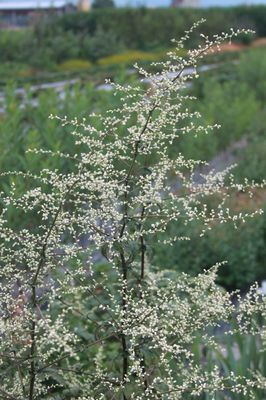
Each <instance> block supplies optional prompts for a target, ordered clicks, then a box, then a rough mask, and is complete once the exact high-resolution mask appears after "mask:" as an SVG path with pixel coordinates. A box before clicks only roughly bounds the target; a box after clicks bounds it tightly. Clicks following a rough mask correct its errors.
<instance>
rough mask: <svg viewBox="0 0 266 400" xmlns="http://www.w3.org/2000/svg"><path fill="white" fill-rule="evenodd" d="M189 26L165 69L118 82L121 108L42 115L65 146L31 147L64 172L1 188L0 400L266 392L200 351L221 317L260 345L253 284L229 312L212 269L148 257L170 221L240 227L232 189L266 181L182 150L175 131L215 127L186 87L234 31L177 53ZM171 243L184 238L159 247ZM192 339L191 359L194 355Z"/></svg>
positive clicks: (210, 342)
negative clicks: (66, 140) (63, 128)
mask: <svg viewBox="0 0 266 400" xmlns="http://www.w3.org/2000/svg"><path fill="white" fill-rule="evenodd" d="M197 27H198V24H195V25H194V26H193V27H192V29H191V30H190V31H188V32H186V33H185V36H184V37H183V38H182V39H181V40H180V41H178V42H176V49H175V50H174V51H172V52H169V54H168V56H169V58H168V60H167V61H165V62H161V63H155V64H154V65H153V66H154V67H156V68H157V70H160V73H150V72H147V71H146V70H144V69H143V68H141V67H138V66H137V65H136V69H137V71H138V73H139V74H140V75H141V77H142V82H141V83H139V84H132V85H128V86H121V85H118V84H113V86H114V95H118V96H120V100H121V107H120V108H117V109H115V108H114V109H110V110H109V111H107V112H106V113H105V114H96V113H91V114H90V115H88V118H87V120H82V121H79V120H78V119H77V118H76V119H73V120H69V119H68V118H67V117H58V116H51V118H56V119H58V120H59V121H60V122H61V124H62V125H68V126H70V127H71V128H72V133H71V135H72V136H73V152H72V153H71V154H68V153H64V152H63V151H62V152H58V153H51V152H49V151H46V150H31V151H34V152H35V153H37V154H39V156H40V157H47V156H53V157H58V158H59V159H60V158H64V159H65V158H67V159H69V160H71V161H72V166H73V168H72V170H71V171H70V172H68V173H65V172H64V171H60V170H55V171H52V170H46V169H45V170H42V171H41V172H40V173H39V174H34V172H28V173H26V174H23V173H19V172H18V173H17V175H19V176H22V177H24V178H25V179H27V180H31V181H32V182H33V183H34V184H33V185H32V188H31V189H28V190H27V191H25V193H24V194H22V195H21V194H19V193H18V192H17V189H16V187H15V186H12V187H11V188H10V193H9V195H5V194H3V193H2V194H1V204H2V208H1V218H0V238H1V243H0V263H1V269H0V290H1V300H0V302H1V313H0V335H1V343H0V354H1V362H0V374H1V377H2V379H1V384H0V398H1V397H2V398H4V399H16V400H26V399H27V400H37V399H54V400H56V399H67V398H71V399H78V400H93V399H97V400H98V399H99V400H103V399H107V400H111V399H112V400H116V399H117V400H121V399H123V400H133V399H134V400H143V399H149V400H153V399H154V400H155V399H156V400H157V399H163V400H166V399H167V400H179V399H184V398H186V399H192V398H195V397H200V396H203V395H205V394H208V395H211V396H214V395H216V394H217V393H221V394H222V395H226V396H227V395H228V394H230V393H234V394H239V396H245V398H250V399H252V398H254V388H255V387H256V388H258V390H264V389H265V379H264V378H263V377H262V376H261V374H260V373H259V371H256V372H255V373H254V374H250V373H248V375H247V376H238V375H236V374H235V373H233V371H231V373H230V375H226V374H225V371H224V370H223V369H222V368H221V367H220V366H219V365H218V363H217V360H215V359H214V360H213V368H211V370H210V369H208V368H207V367H206V357H205V356H204V351H203V349H205V348H207V349H210V348H214V349H216V350H217V348H219V346H222V343H221V340H220V336H219V335H216V334H215V332H216V330H217V328H219V326H220V324H221V323H222V322H223V323H224V326H225V327H226V330H227V332H226V334H227V335H234V334H235V333H236V332H238V333H240V334H241V335H247V334H252V335H256V337H257V339H258V341H259V340H261V341H263V340H265V336H266V334H265V328H264V325H261V324H259V323H258V321H259V320H265V315H266V311H265V301H264V299H263V298H262V297H261V296H260V295H259V293H258V289H257V286H256V285H254V287H252V288H251V289H250V292H249V294H248V295H247V297H246V298H244V299H242V298H240V297H239V299H238V300H239V305H238V306H235V305H234V302H233V298H235V296H236V294H235V293H234V294H230V293H226V292H224V291H223V290H222V289H221V288H219V287H218V286H217V285H216V283H215V279H216V276H217V273H218V270H219V268H222V266H221V265H220V264H217V265H216V266H214V267H213V268H212V269H211V270H210V271H206V272H205V273H203V274H201V275H199V276H197V277H196V278H192V277H190V276H189V275H186V274H177V273H175V272H173V271H172V272H171V271H167V270H165V269H164V266H160V268H157V267H155V266H153V265H151V264H150V262H149V251H148V249H149V243H151V241H156V240H158V237H160V235H159V234H160V233H165V232H166V233H167V230H168V227H169V225H170V224H171V223H172V222H173V221H178V223H179V224H180V225H185V226H186V225H188V224H190V223H192V222H193V221H201V222H202V226H203V229H202V232H201V235H204V233H205V232H206V231H208V230H210V229H212V227H213V226H215V225H216V224H218V223H226V222H230V223H232V224H234V225H235V227H237V226H238V225H239V224H242V223H243V222H244V221H245V220H246V219H247V218H250V217H253V216H255V215H256V214H260V213H261V210H256V211H254V212H249V213H248V212H246V213H244V212H239V213H235V212H233V211H231V210H230V208H229V203H230V196H231V194H232V193H233V192H236V191H237V192H239V191H241V192H247V193H248V194H250V195H251V196H252V193H253V190H254V189H255V188H256V187H260V186H263V185H264V182H262V183H261V184H260V185H258V184H256V185H255V184H254V183H252V182H248V181H246V182H245V183H244V184H241V185H239V184H238V183H235V182H234V179H233V177H232V176H231V168H228V169H227V170H225V171H218V172H217V171H213V170H211V169H210V168H208V165H207V163H206V162H203V161H202V160H193V159H186V158H185V157H184V156H183V155H182V154H180V153H179V152H178V144H179V140H180V138H181V137H182V136H183V135H194V136H195V140H197V138H196V137H197V136H198V135H201V134H208V133H209V132H211V131H213V130H216V129H218V126H202V125H201V124H200V114H199V113H198V112H196V111H191V109H190V104H191V102H193V101H194V100H195V99H194V98H193V97H192V96H190V94H189V90H188V86H189V85H191V84H192V82H193V80H194V79H196V78H197V76H198V72H197V70H198V67H197V65H198V62H199V60H200V59H201V58H202V57H203V56H204V55H205V54H206V53H207V52H209V51H210V49H212V48H213V46H219V44H220V43H222V42H223V41H224V40H229V41H230V40H231V39H232V38H234V37H235V36H236V35H238V34H239V33H242V31H238V32H234V31H231V32H230V33H229V34H222V35H221V36H215V37H214V38H213V40H211V39H209V38H208V37H203V44H202V45H200V46H199V47H198V48H197V49H194V50H191V51H189V52H188V54H187V57H185V58H182V57H180V56H179V50H180V49H182V48H183V47H184V43H185V41H186V39H187V38H188V36H189V35H190V34H192V32H193V30H194V29H196V28H197ZM147 82H148V84H147ZM202 166H204V168H202ZM204 170H205V171H207V170H208V172H207V173H203V172H202V173H201V171H204ZM6 174H8V172H7V173H6ZM3 175H4V174H3ZM198 176H200V178H198ZM226 182H230V184H228V183H226ZM208 199H211V202H210V201H209V200H208ZM10 210H11V211H12V213H13V214H14V213H16V212H17V215H18V217H19V216H20V215H21V213H25V217H26V218H24V219H23V220H25V221H28V223H25V224H24V225H23V226H21V227H20V228H18V229H17V228H14V227H12V224H11V223H10V222H9V212H10ZM177 240H189V237H179V236H178V235H176V236H174V237H168V239H165V240H164V241H163V243H160V245H171V244H173V243H174V242H175V241H177ZM233 321H234V323H233ZM199 337H200V338H201V345H200V346H201V350H202V357H201V359H200V360H199V359H198V358H197V357H196V355H195V353H194V352H193V347H194V346H195V343H196V342H197V341H198V339H199ZM252 396H253V397H252Z"/></svg>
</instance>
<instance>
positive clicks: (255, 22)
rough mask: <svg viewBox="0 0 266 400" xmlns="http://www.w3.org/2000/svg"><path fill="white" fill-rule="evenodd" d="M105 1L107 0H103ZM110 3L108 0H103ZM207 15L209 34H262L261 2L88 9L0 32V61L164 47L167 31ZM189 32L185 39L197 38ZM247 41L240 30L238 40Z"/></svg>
mask: <svg viewBox="0 0 266 400" xmlns="http://www.w3.org/2000/svg"><path fill="white" fill-rule="evenodd" d="M103 1H106V0H103ZM107 1H108V0H107ZM108 2H109V3H110V2H112V0H110V1H108ZM202 17H203V18H205V19H206V20H207V22H206V24H205V25H204V26H203V27H202V28H201V31H202V32H203V33H204V34H207V35H212V34H213V33H221V32H223V31H226V30H229V29H230V28H231V27H234V28H243V27H245V28H253V29H254V30H255V31H256V32H257V35H258V36H259V37H263V36H266V28H265V26H266V7H264V6H254V7H249V8H247V7H237V8H228V9H217V8H213V9H174V8H165V9H146V8H136V9H133V8H131V9H129V8H124V9H121V8H119V9H116V8H110V7H109V8H108V7H104V8H100V9H93V10H91V12H89V13H70V14H66V15H63V16H60V17H57V16H54V17H53V18H49V20H48V19H42V20H40V21H38V24H36V25H35V26H34V27H33V28H31V29H26V30H21V31H8V30H2V31H1V32H0V61H1V62H7V61H16V62H22V63H27V64H29V65H30V66H34V67H38V68H41V67H42V68H44V67H45V68H51V67H53V66H54V64H56V63H62V62H64V61H66V60H69V59H88V60H90V61H95V60H97V59H99V58H103V57H106V56H108V55H111V54H117V53H120V52H123V51H125V49H129V50H142V51H151V50H152V51H153V50H154V49H161V48H167V47H168V46H169V42H170V40H171V38H172V37H180V36H182V34H183V32H184V30H186V29H188V28H189V27H190V26H191V25H192V24H193V22H195V21H198V20H199V19H200V18H202ZM199 40H200V36H199V35H198V34H195V35H193V37H192V38H191V39H190V41H189V43H188V44H189V45H195V44H197V43H198V42H199ZM247 40H248V41H250V40H251V39H250V37H249V38H247V37H246V35H245V36H243V38H242V41H245V42H246V41H247Z"/></svg>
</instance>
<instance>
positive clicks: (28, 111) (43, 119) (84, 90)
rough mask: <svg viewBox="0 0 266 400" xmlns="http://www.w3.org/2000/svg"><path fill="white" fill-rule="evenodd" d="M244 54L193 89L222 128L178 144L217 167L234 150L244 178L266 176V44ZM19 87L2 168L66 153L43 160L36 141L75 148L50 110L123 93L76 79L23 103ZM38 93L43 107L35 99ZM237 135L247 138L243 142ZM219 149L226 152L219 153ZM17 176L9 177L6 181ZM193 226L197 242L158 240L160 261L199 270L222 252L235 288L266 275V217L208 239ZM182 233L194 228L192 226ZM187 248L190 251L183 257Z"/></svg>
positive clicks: (98, 105) (71, 112)
mask: <svg viewBox="0 0 266 400" xmlns="http://www.w3.org/2000/svg"><path fill="white" fill-rule="evenodd" d="M239 57H240V58H239V62H238V64H232V63H231V62H227V63H225V64H222V65H221V66H220V68H219V69H218V70H216V69H215V70H212V71H209V72H206V73H205V74H203V75H202V77H201V78H200V79H199V80H198V81H197V82H196V83H195V84H194V85H193V87H192V88H190V89H188V90H189V91H190V92H191V94H194V95H196V96H197V97H198V98H200V102H199V104H198V106H197V107H198V109H199V110H200V111H201V112H202V114H203V115H204V118H205V120H204V121H202V122H203V123H204V124H213V123H219V124H221V129H220V130H219V131H218V132H216V133H214V132H213V133H210V134H209V135H204V136H202V135H201V136H199V137H198V138H197V139H196V140H195V139H192V138H191V137H190V135H187V136H184V137H183V138H182V140H179V141H178V142H176V143H174V146H172V149H171V151H173V152H176V153H178V152H180V151H182V153H183V154H184V155H185V156H189V155H190V156H192V157H195V158H196V159H207V160H209V161H211V160H212V162H213V163H214V166H215V167H219V163H222V164H221V166H222V167H224V166H226V165H227V164H226V163H227V162H228V161H226V160H227V159H228V158H229V162H238V163H239V166H238V167H237V168H236V169H235V174H236V176H237V178H238V179H239V180H240V181H241V180H243V179H244V177H245V176H247V177H248V178H249V179H254V180H255V181H257V182H259V181H261V180H262V179H263V178H265V170H266V164H265V147H266V131H265V123H266V121H265V115H266V113H265V100H266V97H265V90H263V87H264V86H265V84H266V54H265V51H264V49H254V50H249V51H247V52H244V53H243V54H241V55H240V56H239ZM117 79H118V80H119V79H120V82H123V81H125V79H126V80H127V81H128V79H129V77H128V76H126V74H121V77H120V78H117ZM130 79H131V80H133V81H134V79H136V77H134V76H131V78H130ZM210 88H211V90H210ZM14 89H15V87H14V86H10V87H8V88H7V89H6V99H7V108H6V113H5V115H3V116H2V119H1V122H0V139H1V148H2V149H4V151H2V153H1V155H0V167H1V170H2V171H3V170H15V169H19V170H24V171H26V170H28V169H30V170H36V169H38V168H42V167H47V168H53V167H55V166H56V165H57V166H58V160H56V159H53V158H47V157H46V156H45V155H44V157H43V160H42V163H40V160H39V159H36V157H34V156H33V155H32V154H25V151H26V149H28V148H33V147H36V146H37V147H38V148H45V149H49V150H53V151H58V150H60V149H65V150H66V151H70V152H71V149H72V145H71V138H70V137H68V134H67V132H68V131H67V129H66V128H64V129H63V128H62V127H61V126H58V125H57V124H56V123H55V121H53V120H49V119H48V118H47V116H48V115H49V114H51V113H53V114H59V115H61V116H64V115H68V116H69V117H74V116H78V117H79V118H83V117H86V116H87V115H88V112H90V111H91V110H105V109H107V108H109V107H110V106H111V107H115V106H116V104H115V103H114V99H116V97H115V98H114V97H113V96H112V93H111V92H108V91H101V90H95V88H94V86H93V84H76V85H74V86H73V87H69V88H66V90H65V92H64V94H63V95H61V96H60V95H58V94H57V93H56V92H54V91H52V90H51V91H48V92H41V93H39V94H38V96H37V98H36V94H33V93H32V92H31V91H30V90H29V89H28V90H26V93H27V94H26V98H25V100H24V107H23V108H21V107H20V106H19V105H20V101H21V100H20V99H19V98H18V97H17V96H16V95H15V94H14ZM36 99H38V107H37V108H35V106H36V104H35V105H34V101H36ZM117 101H119V98H118V97H117ZM33 108H34V112H32V111H33ZM235 143H236V144H238V143H239V145H238V146H237V145H236V146H235ZM234 146H235V147H234ZM224 151H225V153H224V155H223V152H224ZM219 154H220V157H218V158H217V155H219ZM60 162H61V163H62V162H63V160H61V161H60ZM68 162H69V161H68V160H65V162H64V163H63V164H62V165H61V167H62V168H63V169H64V170H66V169H67V168H68ZM224 163H225V164H224ZM13 179H14V178H9V179H6V184H9V183H10V181H12V180H13ZM236 200H237V201H238V200H239V201H240V202H241V204H242V206H243V208H245V207H254V204H251V203H249V202H248V200H247V199H245V198H240V199H236ZM255 200H256V201H255V206H257V204H259V205H262V206H263V204H264V202H265V193H264V192H263V191H262V192H258V193H257V196H256V198H255ZM256 202H257V203H256ZM171 229H173V231H179V230H180V227H179V226H175V224H173V226H172V228H171ZM182 229H183V228H182ZM187 229H188V230H189V231H190V232H192V233H193V232H194V236H193V234H192V238H193V237H194V239H192V242H190V243H186V242H179V243H178V244H176V245H174V246H172V247H169V249H164V250H163V248H162V249H161V248H158V247H156V248H155V249H153V250H152V257H153V260H154V262H155V263H156V264H158V265H162V264H163V263H165V264H166V265H167V267H171V268H178V269H179V270H183V271H190V272H191V273H193V274H195V273H197V272H199V271H201V270H202V268H204V267H209V266H211V265H212V264H213V261H214V260H224V259H227V260H228V264H227V265H226V266H224V267H223V269H222V270H221V274H220V282H221V283H222V284H223V285H224V286H226V287H228V288H235V287H239V288H242V289H245V288H246V287H247V286H248V285H249V284H250V283H252V282H254V280H256V279H259V280H261V279H263V278H265V263H264V260H265V248H266V220H265V219H263V218H261V219H260V220H259V221H258V220H255V221H250V222H247V223H246V225H244V226H243V229H242V230H241V231H240V232H239V233H238V235H236V234H235V230H234V229H233V228H232V227H230V225H227V226H219V227H217V229H214V231H213V232H212V235H210V236H208V235H207V236H206V238H204V239H200V240H199V239H198V235H197V232H198V231H199V229H200V226H198V225H194V226H190V227H188V228H187ZM182 233H183V234H184V235H185V234H186V232H185V231H183V232H182ZM243 243H245V245H243ZM192 249H193V250H192ZM180 254H182V255H183V256H182V257H181V258H180ZM166 255H167V257H166Z"/></svg>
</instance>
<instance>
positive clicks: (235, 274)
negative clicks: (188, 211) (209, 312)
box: [151, 218, 266, 290]
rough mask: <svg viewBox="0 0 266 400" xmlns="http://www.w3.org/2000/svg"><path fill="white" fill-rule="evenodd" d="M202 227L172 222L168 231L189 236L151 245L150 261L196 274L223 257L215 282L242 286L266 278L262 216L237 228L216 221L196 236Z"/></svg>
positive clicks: (265, 228) (265, 234) (265, 227)
mask: <svg viewBox="0 0 266 400" xmlns="http://www.w3.org/2000/svg"><path fill="white" fill-rule="evenodd" d="M201 229H202V227H201V226H200V225H198V224H194V225H192V226H189V227H187V228H182V227H180V226H178V225H177V224H176V223H173V224H172V227H171V228H170V231H169V232H167V234H172V235H179V234H180V235H184V236H191V240H190V241H179V242H177V243H175V244H173V246H165V245H164V246H158V245H157V246H154V247H153V249H152V254H151V256H152V259H153V263H154V264H156V265H165V266H166V267H168V268H171V269H174V270H176V271H182V272H185V271H186V272H188V271H189V273H191V274H192V275H197V274H198V273H199V272H202V271H203V269H208V268H210V267H211V266H212V265H213V264H214V262H215V260H216V261H217V260H218V261H225V260H226V261H227V264H225V265H224V266H222V267H221V269H220V273H219V280H218V282H219V283H220V284H221V285H222V286H224V287H226V288H227V289H235V288H239V289H242V290H244V289H246V288H247V287H248V286H249V285H250V284H252V283H253V282H255V281H256V280H259V281H260V280H261V279H265V278H266V274H265V261H264V260H265V256H266V252H265V249H266V220H265V218H264V219H263V218H261V219H256V220H254V221H248V222H246V224H244V225H243V226H241V229H239V230H238V231H236V230H235V229H234V227H233V226H232V225H230V224H225V225H217V226H216V227H214V228H213V229H212V232H211V233H210V234H206V235H205V236H204V237H203V238H199V232H200V230H201ZM162 238H164V236H162ZM151 245H152V244H151Z"/></svg>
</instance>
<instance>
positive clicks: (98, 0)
mask: <svg viewBox="0 0 266 400" xmlns="http://www.w3.org/2000/svg"><path fill="white" fill-rule="evenodd" d="M114 7H115V3H114V0H94V1H93V3H92V8H114Z"/></svg>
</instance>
